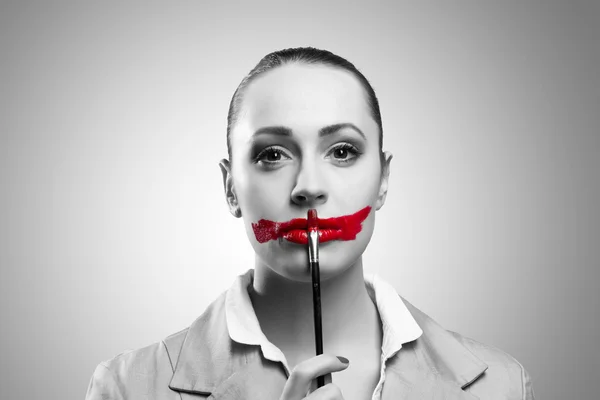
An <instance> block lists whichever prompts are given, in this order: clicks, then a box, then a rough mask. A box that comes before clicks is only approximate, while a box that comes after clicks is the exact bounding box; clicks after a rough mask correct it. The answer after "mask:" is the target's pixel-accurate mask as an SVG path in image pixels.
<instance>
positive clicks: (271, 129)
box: [252, 122, 367, 140]
mask: <svg viewBox="0 0 600 400" xmlns="http://www.w3.org/2000/svg"><path fill="white" fill-rule="evenodd" d="M347 128H350V129H352V130H354V131H356V133H358V134H359V135H360V136H362V138H363V139H364V140H367V137H366V136H365V134H364V133H363V132H362V131H361V130H360V129H359V128H358V127H357V126H356V125H354V124H353V123H350V122H343V123H340V124H333V125H327V126H324V127H323V128H321V129H319V137H320V138H321V137H325V136H329V135H332V134H334V133H336V132H338V131H340V130H342V129H347ZM266 134H271V135H279V136H292V130H291V129H290V128H288V127H287V126H265V127H263V128H260V129H257V130H256V132H254V134H253V135H252V136H253V137H255V136H259V135H266Z"/></svg>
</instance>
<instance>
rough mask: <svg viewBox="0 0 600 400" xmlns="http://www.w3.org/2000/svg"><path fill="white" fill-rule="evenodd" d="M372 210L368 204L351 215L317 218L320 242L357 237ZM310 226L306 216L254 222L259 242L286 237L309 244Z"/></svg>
mask: <svg viewBox="0 0 600 400" xmlns="http://www.w3.org/2000/svg"><path fill="white" fill-rule="evenodd" d="M370 212H371V206H366V207H365V208H363V209H362V210H360V211H358V212H356V213H354V214H351V215H343V216H341V217H334V218H324V219H321V218H317V222H318V225H317V226H318V230H319V242H320V243H323V242H329V241H331V240H354V239H356V235H357V234H358V233H359V232H360V231H361V230H362V222H363V221H364V220H365V219H367V217H368V216H369V213H370ZM308 228H309V227H308V220H307V219H306V218H294V219H292V220H290V221H286V222H275V221H269V220H268V219H261V220H260V221H258V222H257V223H252V230H254V235H255V236H256V240H257V241H258V242H259V243H266V242H268V241H269V240H278V239H279V238H284V239H287V240H289V241H290V242H294V243H299V244H307V243H308Z"/></svg>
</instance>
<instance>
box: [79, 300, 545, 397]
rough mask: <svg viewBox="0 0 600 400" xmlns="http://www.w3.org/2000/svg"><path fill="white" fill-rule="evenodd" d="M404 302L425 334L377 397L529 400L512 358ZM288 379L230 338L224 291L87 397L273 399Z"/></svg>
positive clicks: (109, 368) (121, 359)
mask: <svg viewBox="0 0 600 400" xmlns="http://www.w3.org/2000/svg"><path fill="white" fill-rule="evenodd" d="M401 299H402V300H403V301H404V303H405V304H406V306H407V307H408V310H409V311H410V312H411V314H412V315H413V317H414V318H415V320H416V321H417V323H418V324H419V326H420V327H421V329H422V330H423V335H421V337H419V338H418V339H417V340H414V341H412V342H409V343H406V344H404V345H403V346H402V349H401V350H400V351H399V352H398V353H397V354H396V355H395V356H394V357H393V358H391V359H390V360H388V363H387V367H386V379H385V383H384V386H383V391H382V394H381V399H382V400H392V399H394V400H397V399H406V400H408V399H410V400H417V399H419V400H423V399H439V400H442V399H444V400H475V399H481V400H495V399H498V400H499V399H502V400H507V399H510V400H533V399H534V394H533V388H532V386H531V379H530V377H529V375H528V373H527V371H526V370H525V369H524V368H523V366H522V365H521V364H520V363H519V362H518V361H517V360H515V359H514V358H513V357H511V356H510V355H508V354H506V353H505V352H503V351H501V350H498V349H496V348H493V347H490V346H486V345H484V344H482V343H479V342H476V341H475V340H472V339H469V338H466V337H464V336H462V335H460V334H458V333H455V332H451V331H447V330H445V329H444V328H442V327H441V326H440V325H438V324H437V323H436V322H435V321H433V320H432V319H431V318H430V317H428V316H427V315H426V314H424V313H423V312H421V311H420V310H418V309H417V308H416V307H414V306H413V305H412V304H410V303H409V302H408V301H406V300H405V299H404V298H402V297H401ZM285 382H286V374H285V371H284V369H283V366H282V365H281V363H275V362H272V361H269V360H267V359H265V358H263V356H262V353H261V351H260V348H259V346H249V345H243V344H239V343H236V342H234V341H232V340H231V339H230V337H229V333H228V331H227V324H226V321H225V293H223V294H222V295H221V296H219V297H218V298H217V299H216V300H215V301H214V302H213V303H212V304H211V305H210V306H209V307H208V308H207V309H206V311H205V312H204V313H203V314H202V315H201V316H200V317H198V319H197V320H196V321H194V322H193V323H192V325H191V326H190V327H189V328H186V329H184V330H182V331H180V332H177V333H175V334H173V335H171V336H169V337H167V338H166V339H164V340H162V341H161V342H158V343H155V344H152V345H150V346H147V347H144V348H141V349H138V350H133V351H128V352H125V353H122V354H119V355H117V356H115V357H114V358H112V359H110V360H108V361H104V362H102V363H100V364H99V365H98V366H97V367H96V370H95V371H94V374H93V376H92V378H91V380H90V383H89V387H88V391H87V395H86V400H104V399H114V400H125V399H129V400H138V399H139V400H142V399H143V400H158V399H161V400H162V399H165V400H167V399H168V400H176V399H177V400H198V399H205V398H209V399H222V400H224V399H236V400H242V399H260V400H271V399H272V400H277V399H279V396H280V395H281V393H282V391H283V387H284V385H285Z"/></svg>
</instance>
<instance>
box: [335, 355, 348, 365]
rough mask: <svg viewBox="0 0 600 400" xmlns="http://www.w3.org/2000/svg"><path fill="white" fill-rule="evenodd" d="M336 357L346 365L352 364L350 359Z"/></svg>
mask: <svg viewBox="0 0 600 400" xmlns="http://www.w3.org/2000/svg"><path fill="white" fill-rule="evenodd" d="M336 357H337V358H338V360H340V361H341V362H343V363H344V364H349V363H350V361H348V359H347V358H346V357H342V356H336Z"/></svg>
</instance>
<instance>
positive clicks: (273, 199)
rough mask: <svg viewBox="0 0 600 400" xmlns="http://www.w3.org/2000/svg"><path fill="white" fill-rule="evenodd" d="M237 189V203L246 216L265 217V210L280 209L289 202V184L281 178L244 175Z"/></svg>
mask: <svg viewBox="0 0 600 400" xmlns="http://www.w3.org/2000/svg"><path fill="white" fill-rule="evenodd" d="M236 184H239V186H238V187H239V189H238V192H237V194H238V197H239V202H240V205H241V207H242V211H246V214H248V215H260V216H261V217H262V216H264V215H266V213H265V212H264V211H265V210H273V209H274V208H275V209H278V208H280V206H282V205H284V204H288V202H289V200H288V199H289V194H290V190H291V189H290V188H289V183H288V182H287V180H286V179H285V178H283V177H276V176H269V177H268V178H267V177H264V176H260V175H258V174H250V173H246V174H245V178H244V179H243V180H240V182H239V183H236Z"/></svg>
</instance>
